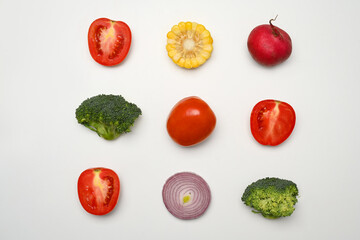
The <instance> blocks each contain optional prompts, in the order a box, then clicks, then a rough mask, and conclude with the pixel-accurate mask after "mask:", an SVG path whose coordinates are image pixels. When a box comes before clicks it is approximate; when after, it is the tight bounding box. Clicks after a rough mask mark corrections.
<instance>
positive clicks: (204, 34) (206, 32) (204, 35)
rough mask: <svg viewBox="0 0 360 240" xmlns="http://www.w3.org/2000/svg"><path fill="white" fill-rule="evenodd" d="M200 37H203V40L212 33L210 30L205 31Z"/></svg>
mask: <svg viewBox="0 0 360 240" xmlns="http://www.w3.org/2000/svg"><path fill="white" fill-rule="evenodd" d="M200 37H201V38H207V37H210V32H209V31H208V30H205V31H203V32H202V33H201V34H200Z"/></svg>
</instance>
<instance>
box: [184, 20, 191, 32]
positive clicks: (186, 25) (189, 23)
mask: <svg viewBox="0 0 360 240" xmlns="http://www.w3.org/2000/svg"><path fill="white" fill-rule="evenodd" d="M185 28H186V30H187V31H190V30H192V23H191V22H186V23H185Z"/></svg>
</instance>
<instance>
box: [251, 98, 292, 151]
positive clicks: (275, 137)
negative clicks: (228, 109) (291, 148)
mask: <svg viewBox="0 0 360 240" xmlns="http://www.w3.org/2000/svg"><path fill="white" fill-rule="evenodd" d="M295 121H296V115H295V111H294V109H293V108H292V107H291V106H290V105H289V104H288V103H286V102H281V101H277V100H263V101H260V102H258V103H257V104H256V105H255V106H254V108H253V110H252V112H251V116H250V128H251V133H252V135H253V136H254V138H255V140H256V141H258V142H259V143H260V144H262V145H270V146H276V145H279V144H281V143H282V142H284V141H285V140H286V139H287V138H288V137H289V136H290V134H291V133H292V131H293V129H294V127H295Z"/></svg>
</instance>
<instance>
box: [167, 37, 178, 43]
mask: <svg viewBox="0 0 360 240" xmlns="http://www.w3.org/2000/svg"><path fill="white" fill-rule="evenodd" d="M167 43H168V44H176V43H177V41H176V40H175V39H170V38H168V40H167Z"/></svg>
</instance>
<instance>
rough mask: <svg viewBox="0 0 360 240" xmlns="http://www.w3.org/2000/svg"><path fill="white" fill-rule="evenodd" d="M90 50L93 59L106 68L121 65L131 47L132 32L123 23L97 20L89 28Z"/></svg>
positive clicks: (102, 19) (105, 19)
mask: <svg viewBox="0 0 360 240" xmlns="http://www.w3.org/2000/svg"><path fill="white" fill-rule="evenodd" d="M88 43H89V50H90V54H91V56H92V58H93V59H94V60H95V61H96V62H98V63H100V64H101V65H104V66H114V65H117V64H119V63H121V62H122V61H123V60H124V59H125V57H126V56H127V54H128V52H129V49H130V45H131V31H130V28H129V26H128V25H127V24H126V23H124V22H122V21H113V20H110V19H107V18H99V19H96V20H95V21H94V22H93V23H92V24H91V25H90V28H89V33H88Z"/></svg>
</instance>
